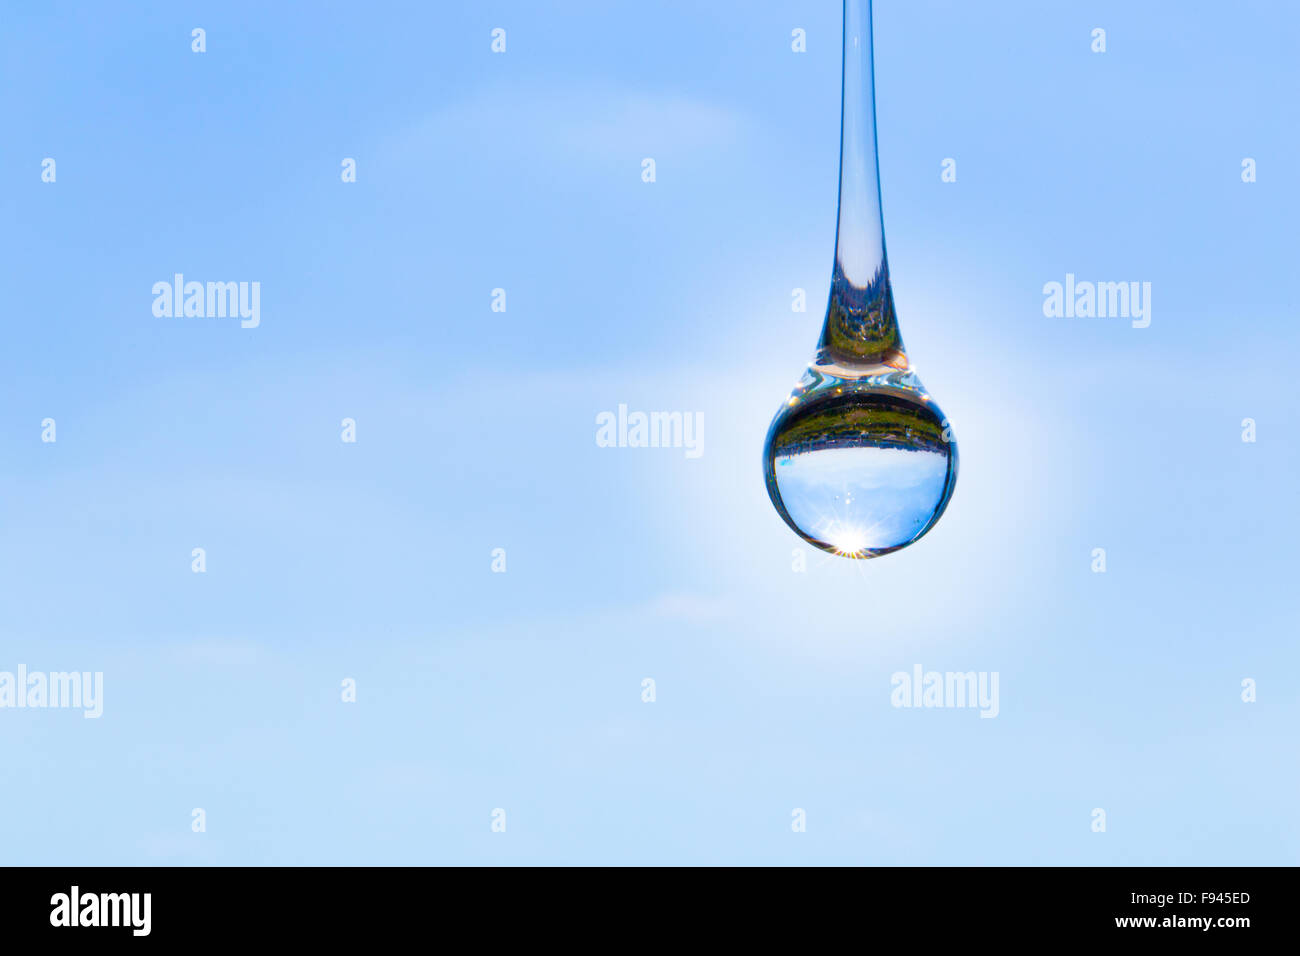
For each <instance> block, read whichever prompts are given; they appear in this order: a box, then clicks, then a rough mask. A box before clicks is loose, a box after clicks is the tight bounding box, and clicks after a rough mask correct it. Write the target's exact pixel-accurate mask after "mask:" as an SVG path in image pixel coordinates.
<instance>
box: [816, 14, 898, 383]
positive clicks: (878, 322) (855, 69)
mask: <svg viewBox="0 0 1300 956" xmlns="http://www.w3.org/2000/svg"><path fill="white" fill-rule="evenodd" d="M843 70H844V71H843V76H844V81H843V89H842V91H841V92H842V98H841V107H840V109H841V112H840V194H839V215H838V222H837V224H836V232H835V265H834V267H833V269H832V272H831V295H830V303H829V305H828V306H827V309H826V323H825V325H824V326H823V328H822V337H821V341H820V342H819V343H818V355H817V364H819V365H826V366H832V367H836V368H838V369H841V370H843V371H844V372H847V373H849V374H848V375H847V376H845V377H856V375H871V374H880V372H881V371H883V369H882V368H881V366H885V367H887V368H891V369H901V368H906V366H907V358H906V355H905V353H904V350H903V339H902V336H901V335H900V334H899V331H898V320H897V318H896V316H895V314H894V295H893V291H892V289H891V288H890V283H889V261H888V259H887V257H886V255H885V227H884V220H883V218H882V216H881V211H880V166H879V162H878V159H877V154H876V97H875V79H874V69H873V63H872V38H871V0H844V62H843ZM855 373H856V374H855Z"/></svg>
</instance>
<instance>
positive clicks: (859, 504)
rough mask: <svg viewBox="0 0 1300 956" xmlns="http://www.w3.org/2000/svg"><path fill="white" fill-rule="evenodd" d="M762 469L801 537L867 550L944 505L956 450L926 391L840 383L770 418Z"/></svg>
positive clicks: (903, 538) (865, 553)
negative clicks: (771, 419) (925, 393)
mask: <svg viewBox="0 0 1300 956" xmlns="http://www.w3.org/2000/svg"><path fill="white" fill-rule="evenodd" d="M764 470H765V472H766V479H767V486H768V492H769V494H770V495H771V497H772V501H773V503H774V504H775V505H776V507H777V511H778V512H779V513H780V514H781V517H782V518H784V519H785V521H786V523H787V524H789V525H790V526H791V527H792V528H794V529H795V530H796V531H797V532H798V533H799V534H800V535H801V536H802V537H803V538H804V539H805V540H807V541H809V542H810V543H812V544H814V545H816V546H817V547H819V548H822V549H824V550H826V551H832V552H834V553H835V554H839V555H843V556H845V557H851V558H869V557H875V556H877V555H880V554H887V553H888V552H890V551H895V550H897V549H898V548H901V547H903V546H904V545H906V544H909V543H910V542H912V541H914V540H916V539H917V538H919V537H920V536H921V535H922V534H924V533H925V532H926V531H927V530H928V529H929V527H930V526H931V525H932V524H934V522H935V521H936V520H937V519H938V518H939V516H940V515H941V514H943V510H944V507H945V506H946V505H947V503H948V498H949V497H950V496H951V494H952V487H953V484H954V482H955V481H956V476H957V452H956V446H955V445H954V444H953V443H952V442H951V441H945V440H944V425H943V421H942V417H941V413H939V412H938V411H937V409H935V408H934V407H933V403H932V402H930V401H929V400H928V398H927V397H925V396H924V393H923V392H916V391H914V390H912V389H908V388H891V387H881V386H874V387H873V386H867V387H860V386H858V385H856V383H842V384H839V385H828V386H823V388H822V389H814V390H811V391H808V392H805V393H804V394H803V395H796V397H794V398H792V400H791V403H790V404H788V405H787V407H786V408H785V409H783V410H782V412H780V413H779V414H778V415H777V418H776V420H775V421H774V422H773V423H772V428H771V431H770V433H769V436H768V441H767V453H766V456H765V469H764Z"/></svg>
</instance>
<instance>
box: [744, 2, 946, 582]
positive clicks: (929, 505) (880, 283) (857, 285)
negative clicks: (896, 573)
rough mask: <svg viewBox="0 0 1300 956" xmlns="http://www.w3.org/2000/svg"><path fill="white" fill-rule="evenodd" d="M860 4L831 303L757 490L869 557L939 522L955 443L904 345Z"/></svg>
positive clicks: (847, 94)
mask: <svg viewBox="0 0 1300 956" xmlns="http://www.w3.org/2000/svg"><path fill="white" fill-rule="evenodd" d="M872 69H873V67H872V45H871V2H870V0H845V3H844V74H843V75H844V80H843V98H842V100H841V115H840V196H839V222H838V226H837V229H836V237H835V265H834V268H833V270H832V273H831V295H830V304H829V305H828V306H827V309H826V321H825V323H824V325H823V327H822V336H821V340H820V342H819V343H818V347H817V354H816V356H815V357H814V359H813V362H812V364H810V365H809V366H808V369H807V371H805V373H804V376H803V378H802V379H801V380H800V382H799V384H798V385H797V386H796V387H795V389H794V391H793V392H792V393H791V394H790V397H789V398H788V399H787V400H786V402H785V403H784V404H783V405H782V407H781V408H780V410H779V411H778V412H777V414H776V417H775V418H774V419H773V420H772V426H771V428H769V429H768V433H767V441H766V444H765V446H764V453H763V473H764V478H765V479H766V481H767V491H768V494H769V495H770V496H771V498H772V504H773V505H775V506H776V510H777V513H779V514H780V515H781V517H782V518H783V519H785V522H786V524H788V525H789V526H790V527H791V528H793V529H794V530H795V532H797V533H798V534H799V535H800V536H801V537H802V538H803V539H804V540H806V541H808V542H809V543H810V544H813V545H816V546H817V547H819V548H821V549H823V550H825V551H830V552H832V553H833V554H839V555H843V556H845V557H850V558H873V557H876V556H878V555H882V554H888V553H889V552H891V551H897V550H898V549H899V548H902V547H906V546H907V545H909V544H911V543H912V542H913V541H915V540H916V539H917V538H919V537H921V535H923V534H925V533H926V532H927V531H928V530H930V528H932V527H933V526H934V523H935V522H936V521H938V520H939V516H940V515H942V514H943V511H944V509H945V508H946V507H947V505H948V500H949V498H951V497H952V491H953V486H954V485H955V484H956V481H957V443H956V442H955V441H954V440H953V438H952V431H951V427H950V426H949V424H948V421H947V419H946V418H945V417H944V414H943V412H942V411H941V410H940V409H939V406H938V405H937V404H936V403H935V401H934V399H933V398H931V396H930V395H929V393H928V392H926V390H925V388H924V387H923V386H922V385H921V380H920V379H919V378H918V377H917V375H916V371H915V370H914V369H913V368H912V365H911V362H910V360H909V359H908V357H907V353H906V352H905V351H904V349H903V339H902V336H901V334H900V333H899V328H898V320H897V317H896V316H895V314H894V296H893V290H892V287H891V285H890V279H889V264H888V259H887V257H886V255H885V233H884V224H883V220H882V217H881V212H880V174H879V169H878V164H877V158H876V117H875V90H874V82H873V76H872Z"/></svg>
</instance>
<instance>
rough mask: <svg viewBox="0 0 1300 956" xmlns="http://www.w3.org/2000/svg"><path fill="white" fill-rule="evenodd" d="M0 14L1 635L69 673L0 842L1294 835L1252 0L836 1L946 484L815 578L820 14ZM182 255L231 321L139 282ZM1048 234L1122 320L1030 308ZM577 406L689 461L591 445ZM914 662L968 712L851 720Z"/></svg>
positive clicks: (1282, 140)
mask: <svg viewBox="0 0 1300 956" xmlns="http://www.w3.org/2000/svg"><path fill="white" fill-rule="evenodd" d="M6 20H7V29H6V30H5V31H4V33H3V35H2V36H0V52H2V53H3V55H2V56H0V117H2V118H3V125H4V128H5V131H6V136H5V142H4V147H3V149H0V214H2V215H3V221H4V222H5V223H6V224H7V226H8V228H6V229H5V230H3V233H0V235H2V236H3V238H2V239H0V242H3V243H4V248H3V255H0V283H2V285H3V288H4V290H5V292H6V305H7V314H8V321H7V322H6V323H5V325H6V329H5V331H6V345H7V347H6V348H5V349H4V350H2V351H0V409H3V411H0V533H2V535H3V537H2V539H0V540H3V547H0V606H2V607H3V608H4V609H5V613H4V614H3V616H2V619H0V670H6V671H13V670H15V669H16V668H17V667H18V666H19V665H20V664H21V665H25V666H26V667H27V668H28V669H29V670H39V671H63V670H78V671H102V672H103V674H104V701H103V707H104V713H103V716H102V717H101V718H99V719H97V720H86V719H83V717H82V715H81V713H80V712H78V711H75V710H54V709H47V710H39V709H37V710H9V709H0V748H3V753H4V755H5V761H4V764H5V767H6V768H7V769H8V776H9V785H8V786H6V787H4V788H3V795H0V819H2V820H3V821H4V824H3V827H4V833H3V841H4V847H5V853H4V856H5V858H6V859H7V860H9V861H11V862H15V863H78V864H80V863H84V864H122V863H127V864H129V863H141V864H145V863H177V864H192V863H213V864H238V863H253V864H257V863H277V864H292V863H312V864H318V863H319V864H323V863H380V864H383V863H468V864H492V863H520V864H532V863H629V864H634V863H646V864H670V863H742V864H749V863H754V864H757V863H793V864H819V863H837V864H850V863H862V864H878V863H879V864H926V863H949V864H968V863H970V864H974V863H990V864H1033V863H1082V864H1254V863H1275V864H1282V863H1295V862H1297V859H1298V858H1300V824H1298V823H1297V818H1296V813H1295V806H1296V797H1297V787H1298V786H1300V774H1298V773H1297V766H1298V765H1300V763H1298V760H1297V758H1298V757H1300V746H1298V745H1297V743H1296V735H1295V727H1296V726H1297V720H1298V719H1300V707H1298V706H1297V702H1296V694H1295V687H1294V685H1295V675H1296V674H1297V673H1300V653H1298V652H1297V644H1296V639H1295V632H1296V624H1297V618H1296V610H1295V602H1294V598H1293V596H1292V595H1293V592H1294V586H1293V582H1292V580H1291V579H1292V576H1293V575H1292V569H1293V568H1294V559H1293V557H1292V554H1291V542H1292V541H1293V540H1294V539H1295V538H1296V536H1297V532H1300V527H1298V526H1297V525H1298V522H1297V518H1296V513H1295V509H1294V508H1293V507H1292V506H1291V504H1290V501H1291V497H1292V485H1293V484H1294V482H1293V478H1292V476H1293V475H1294V474H1295V473H1296V470H1297V466H1300V460H1298V459H1300V456H1298V455H1297V448H1300V443H1297V434H1296V421H1297V415H1296V412H1297V397H1296V389H1295V386H1294V381H1293V375H1294V367H1295V359H1296V355H1297V345H1298V344H1300V343H1298V341H1297V339H1298V337H1300V336H1298V333H1297V331H1296V323H1295V316H1296V311H1297V301H1296V294H1295V282H1294V272H1295V267H1294V254H1295V253H1294V250H1295V237H1294V222H1295V212H1296V209H1297V199H1298V198H1300V197H1298V196H1297V192H1298V186H1297V181H1296V179H1295V177H1294V175H1293V174H1292V172H1291V170H1290V166H1289V164H1290V163H1291V161H1292V159H1293V158H1294V156H1295V155H1297V152H1298V150H1300V141H1298V134H1297V133H1296V130H1295V124H1294V122H1293V118H1294V103H1293V102H1292V99H1293V96H1292V92H1293V91H1294V89H1295V88H1296V82H1297V76H1296V67H1295V65H1294V57H1293V56H1292V51H1293V49H1294V47H1295V44H1296V41H1297V40H1298V39H1300V15H1298V14H1297V13H1296V11H1295V10H1294V9H1293V8H1292V6H1291V5H1290V4H1285V3H1282V2H1280V0H1279V2H1259V3H1239V4H1234V5H1233V6H1232V8H1231V10H1230V11H1225V9H1224V8H1223V7H1222V6H1221V5H1219V4H1210V3H1191V4H1182V3H1172V2H1152V3H1143V4H1127V3H1088V4H1083V3H1062V4H1039V3H1031V2H1005V3H998V4H979V5H975V4H965V3H955V2H937V0H936V2H920V0H912V2H908V3H902V2H891V0H882V2H879V3H878V4H877V8H876V12H875V38H876V90H877V98H878V102H877V112H878V133H879V144H880V152H881V157H880V162H881V178H882V193H883V209H884V217H885V230H886V236H887V241H888V244H889V255H890V261H891V266H892V275H893V283H894V292H895V298H896V303H897V307H898V314H899V317H900V320H901V324H902V330H903V335H904V338H905V341H906V343H907V346H908V351H909V354H910V355H911V356H912V357H913V359H914V360H915V361H916V363H917V366H918V368H919V371H920V374H921V376H922V379H923V380H924V382H925V384H926V386H927V387H928V388H929V390H930V391H931V392H932V393H933V394H934V396H935V397H936V399H937V400H938V401H939V403H940V404H941V406H942V407H943V409H944V411H945V412H946V413H947V414H948V416H949V418H950V419H951V421H952V423H953V426H954V430H955V433H956V437H957V440H958V442H959V444H960V449H961V473H960V475H959V478H958V482H957V488H956V492H955V494H954V497H953V500H952V503H951V504H950V506H949V508H948V511H947V513H946V514H945V515H944V517H943V518H942V520H941V521H940V522H939V524H938V525H937V526H936V527H935V528H934V529H933V530H932V531H931V532H930V533H929V534H928V535H927V536H926V537H925V538H924V539H923V540H922V541H920V542H918V543H917V544H916V545H915V546H913V547H911V548H908V549H906V550H904V551H902V552H899V553H897V554H894V555H890V556H888V557H885V558H882V559H879V560H876V561H871V562H849V561H844V560H840V559H835V558H831V557H828V556H824V555H822V554H820V553H808V554H807V555H806V558H807V570H806V571H804V572H802V573H798V572H795V571H793V570H792V564H793V563H794V558H793V555H792V552H793V551H794V549H796V548H798V547H800V546H801V545H802V542H800V541H799V540H798V539H797V538H796V537H794V536H793V534H792V533H791V532H790V531H789V530H788V529H787V528H786V527H785V525H784V524H783V523H782V522H781V520H780V519H779V517H778V516H777V515H776V513H775V511H774V510H773V509H772V507H771V505H770V503H769V502H768V500H767V495H766V492H765V490H764V488H763V482H762V472H761V463H760V452H761V448H762V441H763V436H764V434H765V431H766V428H767V424H768V422H769V421H770V419H771V416H772V414H773V413H774V412H775V410H776V408H777V406H778V404H779V403H780V401H781V400H782V399H783V398H784V397H785V395H786V394H787V393H788V391H789V389H790V387H791V385H792V384H793V383H794V381H795V380H796V379H797V378H798V376H799V374H800V372H801V371H802V368H803V366H804V364H805V363H806V362H807V361H808V359H809V358H810V357H811V355H812V352H813V348H814V345H815V343H816V340H817V335H818V332H819V329H820V322H821V318H822V309H823V308H824V303H825V300H826V293H827V289H828V286H829V280H830V267H831V255H832V251H833V239H834V226H835V190H836V172H837V162H838V123H839V70H840V60H839V44H840V11H839V6H838V4H835V3H819V4H797V3H775V2H774V3H759V4H742V3H739V2H737V3H720V2H719V3H710V4H707V5H702V4H695V3H685V2H682V3H676V2H666V3H662V4H655V5H653V7H652V8H641V7H636V8H632V7H624V6H622V5H617V6H615V5H608V4H598V3H582V2H573V3H565V4H558V5H554V7H551V6H550V5H537V4H524V3H483V4H410V5H405V4H384V3H376V4H370V5H366V6H364V7H355V6H353V5H344V4H339V5H334V6H328V5H314V6H313V7H312V11H311V12H310V13H307V12H295V11H294V10H291V9H289V8H288V7H279V6H274V7H270V8H268V7H267V6H266V5H263V4H252V3H222V4H192V5H185V6H179V5H175V4H164V3H156V4H139V5H135V6H134V7H133V8H131V9H130V10H121V9H115V10H113V11H109V10H107V9H102V8H100V7H99V6H98V5H93V4H84V5H76V4H60V3H52V4H42V5H39V6H38V7H32V8H30V9H23V10H17V11H13V12H10V13H9V14H7V16H6ZM195 27H202V28H203V29H204V30H206V43H207V51H206V52H205V53H202V54H196V53H193V52H192V51H191V30H192V29H193V28H195ZM495 27H501V28H504V29H505V30H506V31H507V50H506V52H505V53H504V54H493V53H492V52H491V50H490V42H491V36H490V33H491V30H492V29H493V28H495ZM1096 27H1102V28H1104V29H1105V30H1106V33H1107V50H1106V52H1105V53H1094V52H1092V50H1091V49H1090V43H1091V37H1090V34H1091V31H1092V30H1093V29H1094V28H1096ZM795 28H802V29H804V30H805V31H806V34H807V52H806V53H803V54H796V53H793V52H792V51H791V49H790V34H791V30H793V29H795ZM46 157H50V158H53V159H55V161H56V164H57V167H56V168H57V178H56V181H55V182H54V183H46V182H42V181H41V163H42V160H43V159H44V158H46ZM345 157H351V158H354V159H355V160H356V163H357V181H356V182H355V183H343V182H341V180H340V164H341V162H342V160H343V159H344V158H345ZM645 157H653V158H654V159H655V161H656V181H655V182H653V183H645V182H643V181H642V179H641V161H642V159H643V158H645ZM948 157H952V158H954V159H955V160H956V163H957V181H956V182H955V183H943V182H941V180H940V171H941V170H940V164H941V162H942V161H943V160H944V159H945V158H948ZM1245 157H1251V158H1254V159H1255V160H1256V161H1257V169H1258V181H1257V182H1254V183H1243V182H1242V180H1241V163H1242V160H1243V158H1245ZM176 272H182V273H184V274H185V275H186V277H187V278H189V279H194V280H199V281H230V280H234V281H257V282H259V283H260V288H261V325H260V326H259V327H258V328H256V329H241V328H240V327H239V324H238V321H232V320H228V319H195V318H191V319H183V318H167V319H163V318H157V317H155V316H154V315H153V313H152V311H151V305H152V302H153V296H152V294H151V291H150V290H151V287H152V286H153V284H154V283H155V282H157V281H160V280H170V278H171V276H172V275H173V274H174V273H176ZM1066 273H1074V274H1075V275H1076V276H1078V277H1079V278H1080V279H1090V280H1097V281H1144V282H1150V283H1151V284H1152V322H1151V325H1150V326H1149V327H1148V328H1145V329H1133V328H1131V327H1130V325H1129V323H1128V322H1127V321H1125V320H1122V319H1100V318H1094V319H1083V318H1071V319H1065V318H1047V317H1045V316H1044V314H1043V310H1042V303H1043V293H1042V288H1043V285H1044V284H1045V283H1047V282H1052V281H1058V282H1060V281H1064V278H1065V275H1066ZM494 288H504V289H505V290H506V292H507V302H508V306H507V310H506V311H505V312H503V313H497V312H493V311H492V310H491V308H490V304H491V293H492V290H493V289H494ZM794 288H804V289H806V290H807V299H808V311H807V312H805V313H795V312H792V311H791V290H792V289H794ZM620 403H626V404H627V405H628V406H629V407H630V408H633V409H642V410H682V411H695V412H699V413H700V414H702V416H703V422H704V433H703V438H704V444H703V448H704V453H703V455H702V456H701V457H699V458H698V459H688V458H687V457H686V456H685V455H684V454H683V452H682V450H681V449H635V448H602V447H598V446H597V444H596V442H595V440H594V434H595V417H596V415H597V414H599V413H600V412H602V411H609V410H613V409H615V408H617V406H618V405H619V404H620ZM1247 417H1249V418H1253V419H1254V420H1255V421H1256V423H1257V441H1256V442H1254V443H1245V442H1243V441H1242V440H1241V434H1242V428H1241V422H1242V420H1243V419H1244V418H1247ZM46 418H53V419H54V420H55V421H56V422H57V441H56V442H54V443H46V442H42V441H41V432H42V426H41V422H42V421H43V420H44V419H46ZM344 418H352V419H354V420H355V422H356V423H357V425H356V427H357V441H356V442H355V443H344V442H342V441H341V440H340V430H341V429H340V423H341V421H342V419H344ZM196 547H202V548H204V549H205V551H206V554H207V570H206V572H205V573H203V574H195V573H192V571H191V560H192V559H191V552H192V549H193V548H196ZM1099 547H1100V548H1104V549H1105V550H1106V556H1107V570H1106V572H1105V573H1104V574H1096V573H1093V572H1092V570H1091V563H1092V551H1093V549H1094V548H1099ZM494 548H504V549H506V553H507V568H508V570H507V572H506V573H504V574H498V573H493V572H492V570H491V562H492V558H491V552H492V550H493V549H494ZM805 550H806V548H805ZM916 664H921V665H922V666H923V667H924V668H925V669H926V670H937V671H987V672H997V673H998V674H999V675H1000V685H999V686H1000V710H999V714H998V716H997V718H996V719H992V720H984V719H980V717H979V714H978V713H977V712H976V711H974V710H970V709H933V710H926V709H900V708H895V707H893V706H891V701H890V698H891V685H890V676H891V675H892V674H893V673H895V672H897V671H905V672H910V671H911V670H912V668H913V667H914V666H915V665H916ZM647 677H648V678H652V679H653V680H654V681H655V687H656V695H657V696H656V700H655V702H654V703H652V704H647V703H643V702H642V698H641V693H642V681H643V679H645V678H647ZM344 678H352V679H354V680H355V681H356V683H357V701H356V703H343V702H342V701H341V700H340V682H341V681H342V680H343V679H344ZM1245 678H1252V679H1254V680H1255V681H1256V682H1257V687H1258V699H1257V701H1256V702H1255V703H1251V704H1247V703H1244V702H1243V701H1242V700H1241V696H1240V695H1241V681H1242V680H1243V679H1245ZM196 807H201V808H203V809H204V810H205V812H206V819H207V829H206V832H203V833H195V832H192V830H191V811H192V809H193V808H196ZM495 808H503V809H505V811H506V813H507V820H508V824H507V830H506V832H505V833H493V832H491V829H490V823H491V813H492V811H493V810H494V809H495ZM794 808H801V809H803V810H805V811H806V815H807V831H806V832H804V833H794V832H792V830H791V819H792V818H791V814H792V810H793V809H794ZM1094 808H1103V809H1104V810H1105V811H1106V815H1107V829H1106V832H1104V833H1097V832H1093V831H1092V829H1091V820H1092V817H1091V813H1092V811H1093V809H1094Z"/></svg>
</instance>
